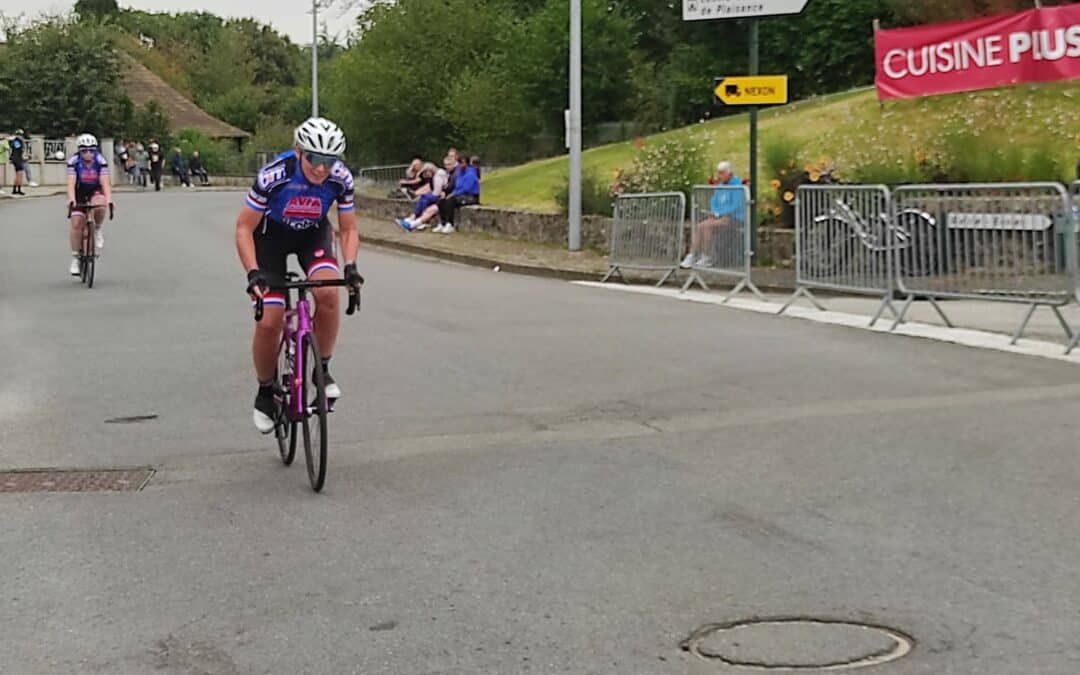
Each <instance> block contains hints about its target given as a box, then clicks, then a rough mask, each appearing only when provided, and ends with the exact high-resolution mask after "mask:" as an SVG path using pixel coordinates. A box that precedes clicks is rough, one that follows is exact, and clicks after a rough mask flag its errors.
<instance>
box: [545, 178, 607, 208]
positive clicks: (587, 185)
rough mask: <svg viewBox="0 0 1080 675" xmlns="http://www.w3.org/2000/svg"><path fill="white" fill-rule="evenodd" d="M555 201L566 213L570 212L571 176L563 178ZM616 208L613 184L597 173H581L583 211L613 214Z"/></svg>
mask: <svg viewBox="0 0 1080 675" xmlns="http://www.w3.org/2000/svg"><path fill="white" fill-rule="evenodd" d="M555 203H557V204H558V205H559V210H561V211H562V212H563V213H564V214H566V213H569V212H570V177H569V176H565V177H564V178H563V181H562V184H561V187H560V188H559V191H558V192H557V193H556V194H555ZM614 209H615V195H614V194H613V193H612V191H611V184H610V183H609V182H608V181H606V180H604V179H603V178H602V177H601V176H598V175H597V174H595V173H588V172H585V173H582V175H581V212H582V213H584V214H586V215H596V216H611V215H612V214H613V213H614Z"/></svg>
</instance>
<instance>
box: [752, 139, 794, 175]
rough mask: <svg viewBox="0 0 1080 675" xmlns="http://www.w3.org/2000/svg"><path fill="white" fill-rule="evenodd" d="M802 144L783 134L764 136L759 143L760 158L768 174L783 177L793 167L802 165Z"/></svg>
mask: <svg viewBox="0 0 1080 675" xmlns="http://www.w3.org/2000/svg"><path fill="white" fill-rule="evenodd" d="M802 151H803V144H802V143H800V142H799V141H797V140H795V139H794V138H791V137H790V136H784V135H783V134H775V135H769V136H766V137H765V139H764V140H763V142H762V144H761V159H762V161H763V162H765V169H766V171H768V174H769V175H770V176H772V177H773V178H776V179H781V180H782V179H783V178H784V176H786V175H787V174H788V172H790V171H791V170H792V169H793V168H794V167H798V166H801V165H802V161H801V160H800V155H801V154H802Z"/></svg>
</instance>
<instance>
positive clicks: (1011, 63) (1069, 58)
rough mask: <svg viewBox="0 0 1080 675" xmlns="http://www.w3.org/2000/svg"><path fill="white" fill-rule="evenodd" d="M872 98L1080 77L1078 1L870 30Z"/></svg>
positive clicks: (1079, 16) (1079, 5)
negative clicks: (874, 95) (874, 89)
mask: <svg viewBox="0 0 1080 675" xmlns="http://www.w3.org/2000/svg"><path fill="white" fill-rule="evenodd" d="M874 52H875V58H876V60H877V64H876V70H877V75H876V77H875V84H876V85H877V92H878V98H881V99H889V98H909V97H914V96H926V95H929V94H947V93H953V92H959V91H972V90H975V89H986V88H990V87H999V86H1003V85H1009V84H1017V83H1020V82H1045V81H1049V80H1066V79H1072V78H1075V77H1080V4H1073V5H1067V6H1064V7H1050V8H1046V9H1036V10H1028V11H1025V12H1019V13H1016V14H1006V15H1001V16H995V17H987V18H983V19H973V20H970V21H958V22H954V23H944V24H936V25H930V26H916V27H913V28H899V29H895V30H882V31H877V32H876V33H875V34H874Z"/></svg>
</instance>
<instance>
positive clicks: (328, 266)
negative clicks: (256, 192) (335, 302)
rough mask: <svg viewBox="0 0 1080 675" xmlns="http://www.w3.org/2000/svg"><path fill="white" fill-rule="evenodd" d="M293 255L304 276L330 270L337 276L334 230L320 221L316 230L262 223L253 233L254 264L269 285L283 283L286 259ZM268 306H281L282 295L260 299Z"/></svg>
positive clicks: (282, 303)
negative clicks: (263, 274) (264, 275)
mask: <svg viewBox="0 0 1080 675" xmlns="http://www.w3.org/2000/svg"><path fill="white" fill-rule="evenodd" d="M290 254H294V255H296V258H297V259H298V260H299V261H300V267H301V268H303V270H304V275H305V276H306V277H308V278H310V277H311V275H312V274H314V273H315V272H316V271H318V270H333V271H334V273H335V274H339V269H338V264H337V251H336V250H335V248H334V230H333V228H332V227H331V226H330V221H329V220H327V219H325V218H323V220H322V222H321V223H319V226H318V227H311V228H308V229H306V230H294V229H292V228H291V227H289V226H287V225H282V224H281V223H278V222H275V221H272V220H269V219H265V218H264V219H263V222H262V224H261V225H259V227H258V228H257V229H256V230H255V260H256V262H258V264H259V269H260V270H262V271H263V272H265V273H266V274H267V276H268V277H270V284H271V285H274V284H277V283H284V281H285V273H286V272H287V271H288V264H287V263H288V257H289V255H290ZM263 303H264V304H267V305H275V304H277V305H284V304H285V296H284V294H282V293H280V292H277V291H272V292H270V293H267V294H266V296H265V298H264V299H263Z"/></svg>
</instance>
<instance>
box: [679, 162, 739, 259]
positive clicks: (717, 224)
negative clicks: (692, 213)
mask: <svg viewBox="0 0 1080 675" xmlns="http://www.w3.org/2000/svg"><path fill="white" fill-rule="evenodd" d="M716 178H717V181H716V185H717V187H716V189H714V190H713V194H712V198H711V199H709V215H708V217H706V218H705V219H704V220H701V221H699V222H698V224H697V230H696V232H695V233H694V237H693V244H692V245H691V247H690V252H689V253H687V254H686V257H685V258H683V261H682V263H681V264H682V267H711V266H712V264H713V260H712V257H711V256H710V252H711V251H712V243H713V239H714V238H715V237H716V232H717V230H719V229H720V228H722V227H726V228H730V227H739V226H741V225H742V224H743V222H745V220H746V193H745V191H744V190H743V189H742V179H740V178H739V177H738V176H736V175H735V174H734V173H733V171H732V168H731V162H720V163H719V164H717V165H716Z"/></svg>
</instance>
